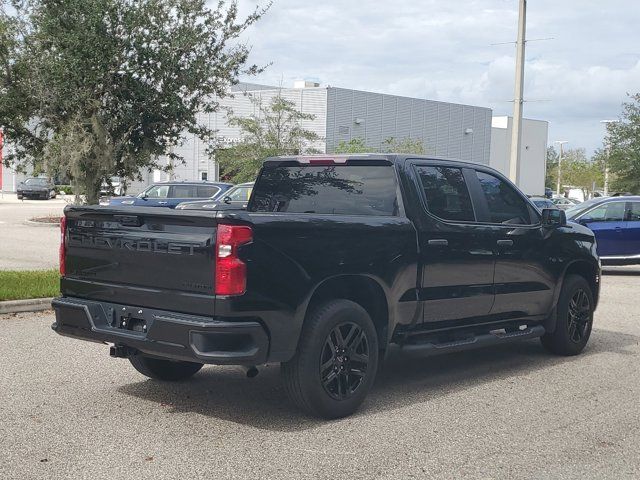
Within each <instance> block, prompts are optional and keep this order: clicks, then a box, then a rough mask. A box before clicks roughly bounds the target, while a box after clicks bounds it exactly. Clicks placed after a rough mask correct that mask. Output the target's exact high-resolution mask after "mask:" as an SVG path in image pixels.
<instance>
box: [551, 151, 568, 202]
mask: <svg viewBox="0 0 640 480" xmlns="http://www.w3.org/2000/svg"><path fill="white" fill-rule="evenodd" d="M553 143H557V144H559V145H560V155H559V156H558V183H557V185H556V193H557V194H558V195H560V187H561V182H560V177H561V176H562V146H563V145H564V144H565V143H569V142H568V141H567V140H556V141H555V142H553Z"/></svg>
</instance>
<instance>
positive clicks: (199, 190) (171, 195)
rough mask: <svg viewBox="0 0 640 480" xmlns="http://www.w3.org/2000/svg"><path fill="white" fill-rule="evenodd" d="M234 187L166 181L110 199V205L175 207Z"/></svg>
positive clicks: (217, 183) (209, 183)
mask: <svg viewBox="0 0 640 480" xmlns="http://www.w3.org/2000/svg"><path fill="white" fill-rule="evenodd" d="M231 187H233V184H231V183H220V182H216V183H214V182H164V183H156V184H153V185H151V186H150V187H148V188H147V189H146V190H144V191H143V192H142V193H140V194H139V195H138V196H136V197H118V198H112V199H110V200H109V205H135V206H138V207H168V208H175V207H176V206H177V205H178V204H180V203H182V202H188V201H190V200H203V199H215V198H217V197H218V196H219V195H221V194H223V193H224V192H226V191H227V190H229V189H230V188H231Z"/></svg>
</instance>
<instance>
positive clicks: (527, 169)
mask: <svg viewBox="0 0 640 480" xmlns="http://www.w3.org/2000/svg"><path fill="white" fill-rule="evenodd" d="M512 129H513V118H512V117H493V120H492V122H491V155H490V156H489V166H491V167H493V168H495V169H496V170H498V171H499V172H502V173H503V174H504V175H507V176H509V158H510V156H511V134H512V131H513V130H512ZM548 131H549V122H545V121H542V120H530V119H528V118H525V119H523V120H522V143H521V146H520V162H519V164H518V172H517V181H516V183H517V185H518V186H519V187H520V189H521V190H522V191H523V192H524V193H526V194H528V195H544V180H545V176H546V173H547V141H548Z"/></svg>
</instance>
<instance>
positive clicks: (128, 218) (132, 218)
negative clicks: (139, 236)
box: [113, 215, 142, 227]
mask: <svg viewBox="0 0 640 480" xmlns="http://www.w3.org/2000/svg"><path fill="white" fill-rule="evenodd" d="M113 218H114V219H115V220H117V221H118V222H120V223H121V224H122V225H125V226H127V227H139V226H140V225H142V220H141V219H140V217H138V216H137V215H114V216H113Z"/></svg>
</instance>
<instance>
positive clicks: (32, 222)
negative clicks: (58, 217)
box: [24, 219, 60, 228]
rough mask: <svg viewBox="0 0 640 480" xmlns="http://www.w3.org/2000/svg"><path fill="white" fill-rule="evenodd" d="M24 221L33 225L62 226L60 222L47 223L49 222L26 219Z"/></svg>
mask: <svg viewBox="0 0 640 480" xmlns="http://www.w3.org/2000/svg"><path fill="white" fill-rule="evenodd" d="M24 223H26V224H27V225H32V226H34V227H56V228H60V222H58V223H47V222H34V221H33V220H28V219H27V220H25V221H24Z"/></svg>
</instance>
